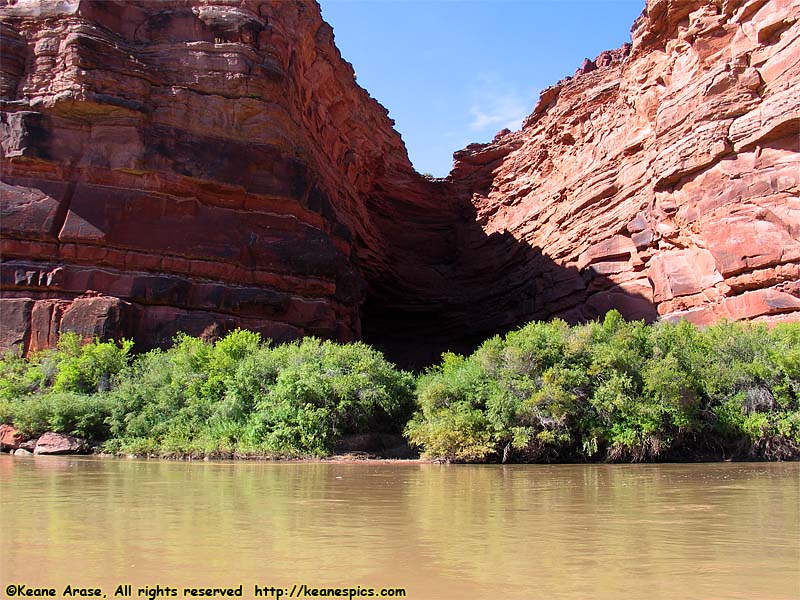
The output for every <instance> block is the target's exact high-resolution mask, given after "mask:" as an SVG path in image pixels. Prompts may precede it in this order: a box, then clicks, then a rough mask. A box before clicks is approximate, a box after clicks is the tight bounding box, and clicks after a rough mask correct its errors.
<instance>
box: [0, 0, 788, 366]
mask: <svg viewBox="0 0 800 600" xmlns="http://www.w3.org/2000/svg"><path fill="white" fill-rule="evenodd" d="M798 15H800V3H798V1H797V0H794V1H788V0H769V1H766V0H751V1H749V2H745V1H736V0H731V1H724V2H723V1H721V0H720V1H719V2H709V1H698V0H671V1H667V0H651V1H649V2H648V3H647V6H646V9H645V11H644V13H643V14H642V16H641V17H640V18H639V19H638V20H637V22H636V23H635V24H634V27H633V31H632V44H627V45H625V46H623V47H621V48H620V49H617V50H613V51H609V52H604V53H602V54H601V55H600V56H598V57H597V58H595V59H594V60H586V61H584V63H583V65H582V66H581V67H580V68H579V69H578V71H577V72H576V73H575V75H574V76H573V77H571V78H567V79H565V80H562V81H561V82H559V83H558V84H556V85H555V86H553V87H551V88H548V89H547V90H545V91H544V92H543V93H542V97H541V99H540V101H539V103H538V104H537V106H536V107H535V108H534V110H533V113H532V114H531V115H530V116H529V117H528V119H527V120H526V122H525V124H524V126H523V128H522V130H521V131H518V132H501V134H498V136H497V137H496V138H495V140H494V141H493V142H491V143H489V144H480V145H478V144H475V145H471V146H469V147H468V148H466V149H464V150H462V151H459V152H457V153H456V155H455V158H456V163H455V166H454V169H453V171H452V172H451V174H450V176H449V177H448V178H447V179H445V180H428V179H426V178H423V177H421V176H419V175H418V174H417V173H415V172H414V170H413V168H412V167H411V165H410V163H409V161H408V158H407V154H406V150H405V147H404V145H403V142H402V140H401V138H400V136H399V134H397V132H395V131H394V129H393V128H392V125H393V122H392V121H391V120H390V119H389V118H388V117H387V112H386V110H385V109H384V108H383V107H382V106H380V105H379V104H378V103H377V102H375V101H374V100H373V99H372V98H370V97H369V95H368V93H367V92H366V91H365V90H363V89H362V88H360V87H359V86H358V85H357V84H356V82H355V78H354V75H353V70H352V68H351V66H350V65H349V64H348V63H347V62H346V61H344V60H343V59H342V58H341V56H340V54H339V52H338V50H337V49H336V47H335V46H334V43H333V34H332V30H331V28H330V27H329V26H328V25H327V24H326V23H324V22H323V21H322V19H321V16H320V11H319V7H318V6H317V5H316V4H315V3H313V2H300V1H297V2H288V1H283V0H274V1H263V0H244V1H242V0H162V1H160V2H151V1H147V0H141V1H134V0H130V1H129V0H125V1H123V0H118V1H114V0H17V1H16V2H8V3H6V4H5V5H4V6H0V35H1V36H2V39H1V42H2V52H0V75H1V76H2V80H0V95H2V101H1V102H0V110H2V113H1V114H0V130H1V133H2V143H1V144H0V149H1V152H2V163H1V165H2V175H1V176H0V180H2V181H1V182H0V194H1V195H2V222H1V223H0V226H1V227H2V263H0V267H1V268H2V272H1V273H0V274H1V276H2V277H1V278H0V286H1V288H0V289H2V299H0V306H2V321H3V323H2V325H3V326H2V328H0V346H2V347H10V346H16V347H19V348H21V349H23V350H25V351H30V350H35V349H38V348H44V347H48V346H51V345H52V344H53V343H54V342H55V340H56V339H57V336H58V334H59V332H60V331H64V330H73V331H78V332H80V333H82V334H83V335H86V336H92V335H98V336H101V337H120V336H123V335H124V336H128V337H134V338H135V339H136V340H137V343H138V344H139V345H140V347H141V348H146V347H151V346H157V345H164V344H166V343H168V341H169V340H170V339H171V337H172V336H173V335H174V334H175V333H176V332H177V331H187V332H189V333H191V334H195V335H205V336H209V337H214V336H217V335H220V334H221V333H223V332H225V331H228V330H230V329H232V328H235V327H246V328H249V329H254V330H257V331H260V332H262V333H263V334H264V335H265V336H267V337H270V338H273V339H275V340H286V339H291V338H295V337H299V336H302V335H319V336H323V337H327V338H333V339H337V340H340V341H346V340H352V339H358V338H362V337H363V338H365V339H367V340H368V341H370V342H373V343H376V344H377V345H378V346H379V347H382V348H384V349H386V350H388V351H389V352H390V355H391V356H392V357H394V358H396V359H398V360H401V361H402V362H404V363H405V364H411V365H419V364H424V363H426V362H429V361H430V360H432V359H434V358H436V355H437V353H438V352H439V351H441V350H443V349H446V348H457V349H466V348H467V347H469V345H470V344H472V343H474V342H475V341H477V340H479V339H481V338H482V337H484V336H486V335H488V334H491V333H493V332H497V331H502V330H506V329H509V328H512V327H515V326H517V325H519V324H521V323H523V322H525V321H527V320H530V319H532V318H551V317H554V316H561V317H564V318H566V319H568V320H570V321H581V320H586V319H591V318H594V317H596V316H598V315H601V314H603V313H604V312H606V311H608V310H609V309H611V308H617V309H619V310H621V311H622V312H623V314H625V315H626V316H628V317H630V318H645V319H648V320H654V319H657V318H659V317H661V318H669V319H677V318H681V317H686V318H689V319H691V320H693V321H695V322H698V323H708V322H711V321H714V320H717V319H719V318H722V317H727V318H734V319H738V318H752V319H763V320H771V321H776V320H781V319H793V318H797V317H798V316H799V315H800V284H798V279H800V277H798V275H799V274H800V242H799V241H798V235H799V232H800V200H798V195H799V194H798V188H799V187H800V183H799V182H798V180H799V179H800V148H799V147H798V145H799V144H800V101H798V97H800V42H799V41H798V37H800V22H798Z"/></svg>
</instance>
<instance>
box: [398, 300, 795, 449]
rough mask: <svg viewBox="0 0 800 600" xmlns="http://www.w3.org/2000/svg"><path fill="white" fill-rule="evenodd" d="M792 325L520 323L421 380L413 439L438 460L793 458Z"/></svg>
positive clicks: (609, 318)
mask: <svg viewBox="0 0 800 600" xmlns="http://www.w3.org/2000/svg"><path fill="white" fill-rule="evenodd" d="M799 391H800V325H798V324H784V325H779V326H777V327H775V328H773V329H768V328H766V327H765V326H763V325H753V324H749V323H720V324H718V325H716V326H713V327H708V328H705V329H702V330H701V329H697V328H696V327H694V326H693V325H691V324H690V323H687V322H681V323H679V324H677V325H673V324H668V323H659V324H655V325H652V326H648V325H645V324H644V323H641V322H627V321H625V320H624V319H622V317H621V315H619V313H616V312H615V311H611V312H609V313H608V314H607V315H606V317H605V318H604V320H603V321H602V322H596V323H589V324H587V325H582V326H576V327H572V328H570V327H569V326H567V325H566V324H565V323H563V322H560V321H553V322H551V323H531V324H529V325H526V326H525V327H523V328H521V329H519V330H518V331H515V332H512V333H510V334H508V335H507V336H506V337H505V338H500V337H495V338H493V339H491V340H488V341H487V342H486V343H485V344H484V345H483V346H481V347H480V348H479V349H478V350H477V351H476V352H475V353H474V354H472V355H471V356H469V357H461V356H455V355H449V354H446V355H444V356H443V359H442V363H441V364H440V365H439V366H437V367H434V368H432V369H430V370H429V371H428V372H426V373H425V374H424V375H423V376H422V377H420V379H419V382H418V392H417V393H418V398H419V404H420V408H419V412H418V413H417V414H416V415H415V416H414V418H413V419H412V420H411V422H410V423H409V425H408V428H407V435H408V436H409V438H410V439H411V441H412V442H414V443H415V444H417V445H418V446H420V447H421V448H422V450H423V451H424V452H425V453H426V454H427V455H428V456H431V457H436V458H442V459H447V460H463V459H466V460H491V459H497V460H506V459H509V458H516V459H517V460H556V459H562V460H563V459H565V458H578V459H606V460H612V461H613V460H646V459H647V460H652V459H656V458H659V457H666V456H683V455H686V454H688V455H696V454H698V453H702V452H704V451H710V449H713V450H714V451H719V450H720V449H722V450H723V451H725V452H727V453H729V454H733V455H738V456H749V457H764V458H787V457H791V456H798V455H800V428H799V427H798V426H799V425H800V412H798V397H799V396H800V394H798V392H799Z"/></svg>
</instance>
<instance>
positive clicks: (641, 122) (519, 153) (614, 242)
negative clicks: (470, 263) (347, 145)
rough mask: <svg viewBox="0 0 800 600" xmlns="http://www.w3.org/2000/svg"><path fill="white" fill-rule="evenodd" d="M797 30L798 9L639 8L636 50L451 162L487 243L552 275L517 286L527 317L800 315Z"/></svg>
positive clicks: (793, 5)
mask: <svg viewBox="0 0 800 600" xmlns="http://www.w3.org/2000/svg"><path fill="white" fill-rule="evenodd" d="M799 17H800V3H799V2H797V0H794V1H790V0H769V1H767V0H751V1H747V2H745V1H735V0H734V1H727V0H726V1H722V0H720V1H717V2H709V1H699V0H693V1H690V0H650V1H649V2H648V3H647V6H646V9H645V11H644V13H643V14H642V16H641V17H640V18H639V19H638V20H637V21H636V23H635V24H634V26H633V30H632V44H626V45H624V46H623V47H621V48H620V49H618V50H614V51H611V52H604V53H602V54H601V55H600V56H598V57H597V58H596V59H595V60H594V61H589V60H587V61H585V62H584V65H583V66H582V67H581V69H579V70H578V71H577V72H576V73H575V75H574V77H571V78H567V79H565V80H563V81H561V82H559V83H558V84H556V85H555V86H553V87H551V88H549V89H547V90H545V91H544V92H543V93H542V96H541V99H540V101H539V103H538V105H537V106H536V108H535V109H534V111H533V113H532V114H531V115H530V116H529V117H528V119H527V120H526V121H525V123H524V126H523V129H522V131H520V132H516V133H511V134H507V135H503V136H500V137H499V138H498V139H496V140H495V141H494V142H493V143H491V144H488V145H485V146H477V147H474V148H468V149H467V150H466V151H464V152H462V153H457V154H456V158H457V163H456V167H455V170H454V171H453V173H452V175H451V177H453V178H454V179H457V180H462V179H464V178H467V177H472V178H475V179H476V180H480V182H481V184H482V185H483V186H484V187H483V189H480V188H478V187H475V188H473V192H474V193H473V197H472V202H473V204H474V205H475V207H476V209H477V218H478V221H479V222H480V224H481V227H482V228H483V230H484V231H485V232H487V233H488V234H492V233H494V232H503V233H505V232H508V233H510V234H511V235H512V236H513V238H514V239H515V240H518V241H520V242H523V243H524V244H525V245H526V246H529V247H533V248H539V249H541V252H542V254H543V255H544V256H546V257H548V259H549V260H550V261H552V263H553V264H554V265H556V268H554V269H553V270H552V271H547V270H543V271H541V272H539V273H535V274H532V278H531V279H530V280H528V281H526V282H525V284H524V286H525V287H526V288H527V291H528V293H527V296H528V298H529V302H531V303H532V304H533V310H532V311H531V312H529V313H528V312H526V313H525V314H524V315H521V317H522V318H523V319H524V318H529V317H532V316H535V317H552V316H554V315H561V316H564V317H566V318H567V319H569V320H571V321H574V320H581V319H587V318H592V317H594V316H596V315H598V314H602V313H603V312H605V311H607V310H608V309H609V308H618V309H620V310H621V311H622V312H623V313H624V314H626V315H627V316H629V317H634V318H646V319H656V318H666V319H670V320H675V319H680V318H687V319H690V320H691V321H693V322H695V323H710V322H712V321H716V320H718V319H720V318H723V317H725V318H729V319H745V318H746V319H758V320H767V321H779V320H784V319H797V318H798V317H799V316H800V312H798V311H800V284H799V283H798V275H800V242H799V241H798V236H799V235H800V199H799V198H798V196H799V195H800V194H798V191H799V190H800V147H799V145H800V40H799V39H798V38H800V20H798V18H799ZM476 165H482V166H480V167H476ZM519 305H520V306H521V305H522V303H520V304H519Z"/></svg>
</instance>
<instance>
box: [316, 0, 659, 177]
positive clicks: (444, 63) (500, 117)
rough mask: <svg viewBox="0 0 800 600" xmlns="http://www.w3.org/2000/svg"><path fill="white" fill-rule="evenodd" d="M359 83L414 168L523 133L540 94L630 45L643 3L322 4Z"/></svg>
mask: <svg viewBox="0 0 800 600" xmlns="http://www.w3.org/2000/svg"><path fill="white" fill-rule="evenodd" d="M320 5H321V6H322V16H323V18H324V19H325V20H326V21H328V23H330V24H331V25H332V26H333V30H334V35H335V38H336V45H337V46H338V47H339V50H341V52H342V56H343V57H344V58H345V60H348V61H349V62H351V63H352V64H353V68H354V69H355V71H356V77H357V79H358V83H359V84H360V85H361V86H362V87H364V88H366V89H367V90H368V91H369V93H370V94H371V95H372V96H373V97H374V98H375V99H377V100H378V102H380V103H381V104H383V105H384V106H385V107H386V108H387V109H388V110H389V116H390V117H391V118H393V119H394V120H395V121H396V125H395V128H396V129H397V130H398V131H399V132H400V134H401V135H402V136H403V141H404V142H405V144H406V147H407V148H408V153H409V156H410V158H411V161H412V162H413V163H414V166H415V167H416V169H417V170H418V171H420V172H423V173H425V172H427V173H431V174H433V175H435V176H437V177H443V176H445V175H447V173H448V172H449V171H450V167H451V166H452V161H453V152H454V151H456V150H459V149H461V148H463V147H464V146H466V145H467V144H469V143H471V142H487V141H490V140H491V139H492V137H493V136H494V134H495V133H497V132H498V131H499V130H501V129H503V128H504V127H509V128H510V129H519V127H520V125H521V122H522V119H523V118H524V117H526V116H527V115H528V114H529V113H530V112H531V111H532V110H533V107H534V105H535V104H536V100H537V99H538V98H539V92H540V91H541V90H543V89H544V88H546V87H548V86H550V85H552V84H554V83H556V82H557V81H558V80H559V79H561V78H563V77H564V76H566V75H572V74H573V73H574V72H575V69H577V68H578V67H579V66H580V65H581V63H582V62H583V59H584V58H594V57H595V56H597V55H598V54H599V53H600V52H601V51H603V50H610V49H612V48H617V47H619V46H620V45H622V44H623V43H624V42H627V41H630V28H631V25H632V24H633V21H634V20H635V19H636V17H638V16H639V14H640V13H641V12H642V9H643V8H644V0H538V1H537V0H518V1H504V0H488V1H463V0H461V1H459V0H450V1H442V0H439V1H434V0H320Z"/></svg>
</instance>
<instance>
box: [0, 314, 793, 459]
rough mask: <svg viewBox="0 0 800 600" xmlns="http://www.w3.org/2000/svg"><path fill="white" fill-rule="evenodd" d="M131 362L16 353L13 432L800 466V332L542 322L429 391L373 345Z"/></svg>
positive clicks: (287, 448)
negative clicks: (388, 436) (401, 441)
mask: <svg viewBox="0 0 800 600" xmlns="http://www.w3.org/2000/svg"><path fill="white" fill-rule="evenodd" d="M131 349H132V343H131V342H129V341H124V340H123V341H122V342H120V343H118V344H117V343H114V342H100V341H97V340H95V341H94V342H92V343H90V344H87V345H81V340H80V339H79V338H78V337H77V336H74V335H65V336H64V337H62V338H61V340H60V341H59V344H58V348H57V349H54V350H50V351H44V352H39V353H34V354H32V355H31V356H29V357H27V358H24V359H23V358H21V357H19V356H18V355H15V354H7V355H6V356H4V357H3V358H2V359H0V421H2V422H9V423H13V424H14V425H15V426H16V427H17V428H18V429H20V430H21V431H23V432H24V433H26V434H28V435H37V434H39V433H42V432H44V431H58V432H63V433H69V434H74V435H78V436H81V437H84V438H87V439H91V440H95V441H100V442H102V441H104V445H105V448H106V450H108V451H112V452H128V453H141V454H158V455H184V454H193V455H230V454H236V453H238V454H246V455H266V456H278V455H281V456H307V455H317V456H319V455H326V454H329V453H331V452H332V451H333V449H334V446H335V445H336V443H337V442H338V441H339V440H340V439H341V438H342V437H343V436H347V435H350V434H361V433H367V432H381V433H400V432H403V431H404V432H405V433H406V435H407V437H408V438H409V439H410V441H411V442H412V443H414V444H416V445H417V446H418V447H419V448H420V449H421V450H422V451H423V452H424V453H425V454H426V455H427V456H430V457H432V458H438V459H444V460H459V461H507V460H522V461H553V460H562V461H563V460H612V461H618V460H634V461H637V460H653V459H659V458H662V459H663V458H698V457H709V458H711V457H721V456H736V457H742V458H744V457H758V458H771V459H776V458H777V459H780V458H789V457H798V456H800V410H799V409H798V398H800V325H798V324H791V325H790V324H782V325H777V326H776V327H774V328H772V329H768V328H767V327H765V326H763V325H753V324H749V323H720V324H718V325H715V326H713V327H708V328H705V329H698V328H696V327H694V326H693V325H691V324H689V323H686V322H682V323H680V324H677V325H672V324H668V323H659V324H656V325H645V324H644V323H641V322H627V321H625V320H624V319H622V317H621V316H620V315H619V314H618V313H616V312H611V313H609V314H608V315H607V316H606V317H605V319H604V320H603V321H602V322H596V323H590V324H587V325H582V326H576V327H570V326H569V325H567V324H566V323H564V322H562V321H558V320H556V321H552V322H549V323H531V324H529V325H527V326H525V327H523V328H521V329H519V330H517V331H514V332H512V333H509V334H508V335H506V336H505V337H504V338H501V337H499V336H496V337H493V338H491V339H489V340H487V341H486V342H485V343H484V344H483V345H482V346H481V347H480V348H478V350H476V351H475V352H474V353H473V354H472V355H470V356H468V357H465V356H459V355H456V354H452V353H447V354H445V355H443V357H442V361H441V363H440V364H439V365H438V366H436V367H433V368H431V369H429V370H427V371H426V372H424V373H422V374H421V375H420V376H419V377H418V378H417V379H416V381H415V380H414V378H413V376H412V375H411V374H409V373H406V372H402V371H399V370H397V369H396V368H395V367H394V366H393V365H392V364H391V363H389V362H387V361H386V360H385V359H384V358H383V356H382V355H381V354H380V353H379V352H377V351H375V350H373V349H371V348H370V347H368V346H366V345H364V344H361V343H355V344H346V345H341V344H336V343H333V342H327V341H320V340H318V339H314V338H306V339H304V340H302V341H299V342H294V343H291V344H283V345H272V344H271V343H269V341H266V342H265V341H262V340H261V338H260V336H259V335H258V334H255V333H252V332H247V331H240V330H237V331H234V332H232V333H230V334H228V335H227V336H226V337H224V338H222V339H220V340H218V341H216V342H215V343H209V342H205V341H203V340H201V339H198V338H193V337H190V336H187V335H179V336H178V337H176V338H175V340H174V344H173V346H172V347H171V348H170V349H168V350H165V351H162V350H153V351H151V352H148V353H145V354H141V355H139V356H137V357H135V358H133V357H132V356H131ZM415 384H416V402H415V398H414V394H415V391H414V387H415ZM415 411H416V412H415Z"/></svg>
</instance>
